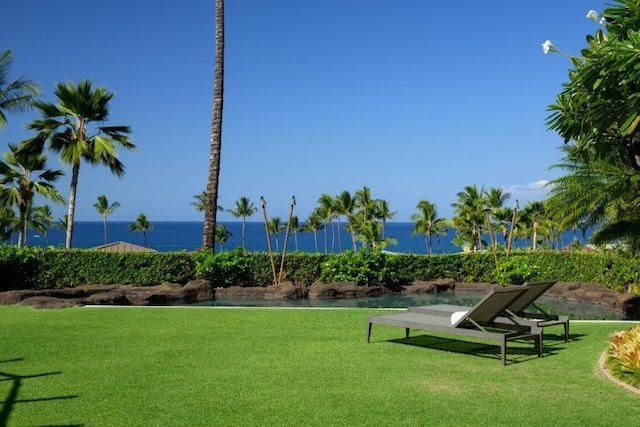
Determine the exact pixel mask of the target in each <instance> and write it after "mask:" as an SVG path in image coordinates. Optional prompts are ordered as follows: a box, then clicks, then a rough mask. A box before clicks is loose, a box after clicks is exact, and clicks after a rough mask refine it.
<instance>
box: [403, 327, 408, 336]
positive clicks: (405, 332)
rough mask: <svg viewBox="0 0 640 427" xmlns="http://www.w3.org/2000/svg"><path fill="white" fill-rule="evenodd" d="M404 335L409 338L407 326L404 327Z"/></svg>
mask: <svg viewBox="0 0 640 427" xmlns="http://www.w3.org/2000/svg"><path fill="white" fill-rule="evenodd" d="M404 337H405V338H409V328H404Z"/></svg>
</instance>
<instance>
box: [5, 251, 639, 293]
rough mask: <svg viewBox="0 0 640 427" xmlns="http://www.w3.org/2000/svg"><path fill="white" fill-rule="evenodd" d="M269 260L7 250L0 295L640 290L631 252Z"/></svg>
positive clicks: (369, 254) (235, 255) (236, 255)
mask: <svg viewBox="0 0 640 427" xmlns="http://www.w3.org/2000/svg"><path fill="white" fill-rule="evenodd" d="M280 265H281V258H280V256H279V255H274V257H273V258H271V257H270V256H269V254H267V253H243V252H242V251H241V250H236V251H232V252H222V253H212V252H210V251H201V252H197V253H184V252H179V253H178V252H174V253H117V252H102V251H91V250H80V249H73V250H64V249H43V248H35V247H27V248H21V249H18V248H17V247H15V246H7V245H5V246H0V291H5V290H11V289H46V288H60V287H75V286H82V285H94V284H105V285H106V284H135V285H140V286H146V285H155V284H159V283H162V282H165V281H168V282H177V283H185V282H187V281H189V280H191V279H208V280H211V281H212V282H213V283H214V284H215V285H216V286H223V287H226V286H234V285H238V286H267V285H270V284H272V283H274V274H275V277H276V278H278V280H280V281H292V282H294V283H298V284H303V285H307V286H308V285H311V284H312V283H314V282H315V281H318V280H320V281H322V282H326V283H330V282H339V281H353V282H356V283H357V284H358V285H362V286H372V285H379V284H382V285H386V286H391V287H393V286H398V285H403V284H407V283H409V282H411V281H413V280H436V279H441V278H452V279H454V280H456V281H458V282H495V283H501V284H507V283H522V282H523V281H526V280H559V281H565V282H580V283H597V284H600V285H601V286H604V287H607V288H612V289H615V290H617V291H627V290H628V289H629V287H630V286H631V285H635V286H637V284H639V283H640V265H639V263H638V260H637V259H636V258H634V257H632V256H630V255H628V254H625V253H624V252H620V253H619V252H559V251H538V252H526V251H514V252H512V253H511V254H510V257H507V256H506V254H505V253H501V254H500V256H499V259H498V265H497V266H496V262H495V259H494V257H493V254H491V253H471V254H444V255H435V256H427V255H396V254H387V253H384V252H380V251H375V250H371V249H368V250H367V249H365V250H361V251H359V252H358V253H357V254H355V253H353V252H345V253H342V254H330V255H325V254H309V253H300V252H298V253H290V254H287V256H286V259H285V262H284V265H283V269H282V272H280Z"/></svg>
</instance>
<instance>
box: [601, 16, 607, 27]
mask: <svg viewBox="0 0 640 427" xmlns="http://www.w3.org/2000/svg"><path fill="white" fill-rule="evenodd" d="M600 25H605V26H606V25H607V20H606V19H604V17H602V18H600Z"/></svg>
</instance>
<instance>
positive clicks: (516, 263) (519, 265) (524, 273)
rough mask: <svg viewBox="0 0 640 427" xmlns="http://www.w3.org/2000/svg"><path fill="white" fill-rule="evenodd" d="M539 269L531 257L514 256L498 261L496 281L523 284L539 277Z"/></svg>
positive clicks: (504, 283) (507, 283) (502, 283)
mask: <svg viewBox="0 0 640 427" xmlns="http://www.w3.org/2000/svg"><path fill="white" fill-rule="evenodd" d="M538 276H539V270H538V267H536V266H535V265H534V264H533V263H532V262H531V260H530V259H529V257H526V256H513V257H509V258H503V259H501V260H499V261H498V266H497V268H496V275H495V281H496V282H497V283H499V284H501V285H511V284H513V285H521V284H523V283H524V282H526V281H528V280H532V279H535V278H538Z"/></svg>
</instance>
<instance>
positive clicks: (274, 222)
mask: <svg viewBox="0 0 640 427" xmlns="http://www.w3.org/2000/svg"><path fill="white" fill-rule="evenodd" d="M284 227H285V225H284V224H283V223H282V220H281V219H280V217H278V216H274V217H271V218H269V221H268V222H267V229H268V230H269V234H273V238H274V239H275V242H276V252H278V251H280V247H279V243H278V234H279V233H281V232H282V231H284Z"/></svg>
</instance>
